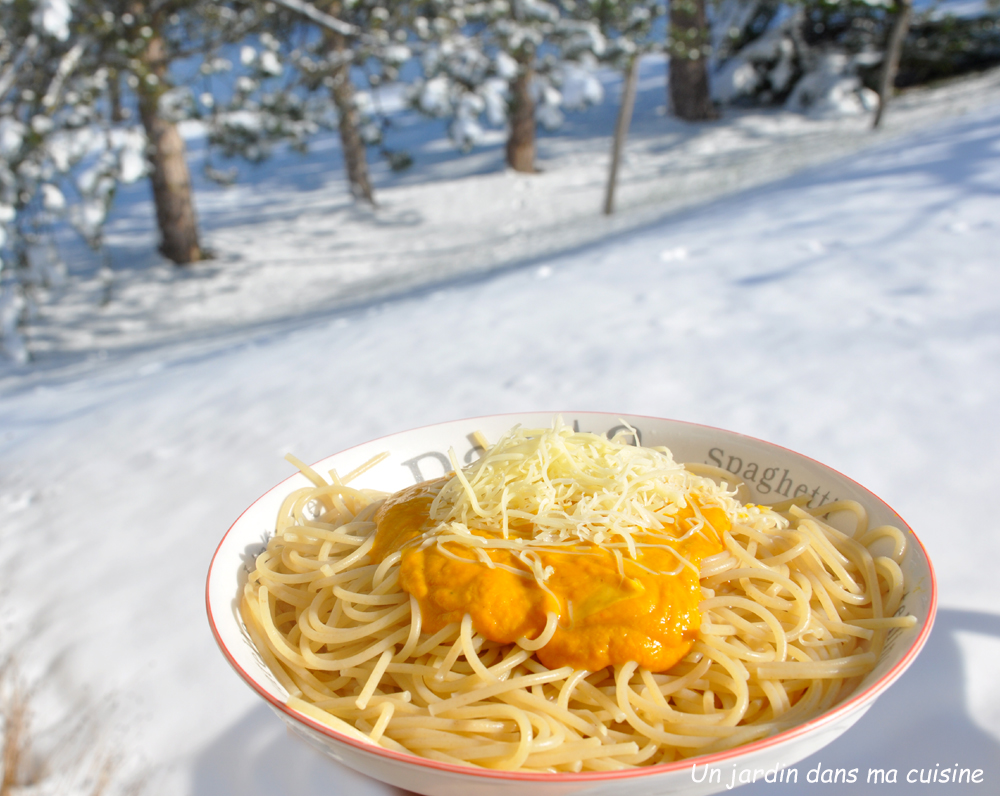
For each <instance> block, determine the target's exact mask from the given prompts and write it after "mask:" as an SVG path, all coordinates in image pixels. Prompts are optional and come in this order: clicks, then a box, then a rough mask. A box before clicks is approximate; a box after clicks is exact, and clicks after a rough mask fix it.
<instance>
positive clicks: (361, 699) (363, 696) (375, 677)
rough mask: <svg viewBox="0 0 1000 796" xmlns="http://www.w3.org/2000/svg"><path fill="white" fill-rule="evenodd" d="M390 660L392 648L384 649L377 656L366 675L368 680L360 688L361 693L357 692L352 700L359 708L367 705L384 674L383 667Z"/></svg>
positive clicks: (362, 708)
mask: <svg viewBox="0 0 1000 796" xmlns="http://www.w3.org/2000/svg"><path fill="white" fill-rule="evenodd" d="M390 660H392V650H389V649H387V650H385V651H383V652H382V654H381V655H380V656H379V659H378V662H377V663H376V664H375V666H374V667H373V668H372V673H371V674H370V675H369V676H368V680H367V681H366V682H365V684H364V687H363V688H362V689H361V693H360V694H358V698H357V699H355V700H354V704H356V705H357V706H358V707H359V708H360V709H361V710H364V709H365V708H366V707H367V706H368V700H369V699H371V697H372V694H374V693H375V689H376V688H378V686H379V683H380V682H381V680H382V675H383V674H385V668H386V667H387V666H388V665H389V661H390Z"/></svg>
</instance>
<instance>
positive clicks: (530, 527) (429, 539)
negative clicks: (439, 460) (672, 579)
mask: <svg viewBox="0 0 1000 796" xmlns="http://www.w3.org/2000/svg"><path fill="white" fill-rule="evenodd" d="M633 434H634V430H632V429H630V428H629V430H628V431H627V432H623V437H620V436H616V437H615V438H613V439H607V438H606V437H604V436H601V435H599V434H592V433H587V432H580V431H576V430H574V429H573V428H572V427H570V426H568V425H566V424H565V423H563V422H562V420H561V418H556V419H555V420H554V421H553V424H552V427H551V428H547V429H525V428H520V427H515V428H514V429H512V430H510V431H509V432H507V433H506V434H505V435H504V436H503V437H502V438H501V439H500V440H499V441H498V442H497V443H496V445H494V446H493V447H492V448H489V449H488V450H486V451H484V453H483V455H482V457H481V458H480V459H479V460H478V461H476V462H474V463H473V464H471V465H469V466H468V467H465V468H460V467H458V457H457V456H456V454H455V452H454V451H450V452H449V455H450V459H451V462H452V466H453V467H455V472H454V474H453V477H452V478H450V479H449V481H448V482H447V483H446V484H445V486H444V487H443V488H442V489H441V491H440V492H439V493H438V495H437V496H436V497H435V499H434V501H433V502H432V504H431V507H430V518H431V520H432V522H433V523H434V525H433V527H432V528H431V529H430V530H429V531H427V532H426V533H424V534H423V536H422V537H421V539H420V540H419V541H418V544H421V545H423V546H426V545H430V544H437V545H438V546H440V545H441V542H442V537H447V541H449V542H457V543H459V544H462V545H465V546H467V547H470V548H473V549H474V550H475V555H476V556H477V557H478V558H479V559H480V560H482V561H483V563H486V561H485V558H487V556H486V555H485V549H508V550H512V551H515V554H516V557H517V558H518V560H519V561H521V563H523V564H524V566H525V567H526V568H527V570H528V573H530V576H532V577H534V579H535V580H536V581H537V582H538V584H539V585H540V586H544V584H545V581H546V580H547V579H548V577H549V576H550V575H551V567H548V568H545V567H542V565H541V561H540V560H539V559H538V558H537V555H536V554H535V553H534V552H533V551H538V550H547V551H560V552H576V550H574V548H578V547H579V546H581V545H582V546H588V545H598V546H601V547H604V548H606V549H610V550H612V551H613V553H614V555H615V557H616V559H617V560H618V562H619V571H621V572H624V565H623V554H624V555H627V556H628V557H629V558H630V559H631V560H632V561H634V562H635V561H637V559H638V558H639V555H640V551H641V550H642V549H643V548H646V547H661V546H663V542H670V541H677V540H683V539H686V538H688V537H689V536H691V535H693V534H699V533H701V532H702V529H703V528H704V526H705V522H706V521H705V518H704V516H703V514H702V512H701V508H702V507H709V506H712V507H718V508H721V509H722V510H723V511H725V512H726V514H727V516H728V517H729V518H730V519H731V520H735V519H736V518H737V517H739V518H746V517H747V516H748V514H754V513H757V512H759V511H760V509H759V507H756V506H747V507H745V506H742V505H741V504H740V503H739V502H738V501H736V500H735V498H734V495H735V492H730V491H727V489H726V488H725V487H724V486H719V485H718V484H716V482H715V481H713V480H712V479H710V478H707V477H704V476H700V475H696V474H695V473H692V472H690V471H688V470H686V469H685V468H684V466H683V465H681V464H678V463H677V462H676V461H674V459H673V456H672V455H671V453H670V451H669V450H668V449H667V448H664V447H657V448H645V447H638V446H635V445H632V444H627V443H625V442H623V441H622V438H628V439H631V438H633ZM689 507H690V508H691V510H693V513H694V518H693V519H691V518H690V517H689V520H688V523H681V522H678V521H677V520H676V518H675V515H677V513H678V512H679V511H680V510H682V509H688V508H689ZM689 514H690V512H688V515H689ZM682 525H684V526H685V527H681V526H682ZM651 534H655V535H656V536H658V537H659V539H658V540H657V539H651V538H650V535H651ZM674 552H675V553H676V551H674ZM677 556H678V558H679V559H680V561H679V565H678V566H679V567H683V566H685V565H686V566H689V567H693V565H692V564H691V563H690V562H687V561H686V560H685V559H683V557H681V556H680V554H679V553H677ZM694 568H695V570H696V571H697V568H696V567H694Z"/></svg>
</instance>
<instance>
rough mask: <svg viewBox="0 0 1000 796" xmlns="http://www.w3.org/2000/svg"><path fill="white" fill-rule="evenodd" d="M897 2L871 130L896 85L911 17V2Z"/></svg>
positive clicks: (880, 119) (880, 75) (883, 111)
mask: <svg viewBox="0 0 1000 796" xmlns="http://www.w3.org/2000/svg"><path fill="white" fill-rule="evenodd" d="M898 2H899V10H898V11H897V12H896V17H895V19H893V21H892V28H891V29H890V31H889V41H888V43H887V44H886V47H885V57H884V58H883V60H882V71H881V73H880V74H879V83H878V110H877V111H875V119H874V121H873V122H872V129H873V130H874V129H876V128H878V126H879V125H880V124H881V123H882V116H883V114H884V113H885V108H886V105H888V104H889V97H891V96H892V89H893V86H894V85H895V83H896V73H897V72H898V71H899V59H900V56H902V54H903V42H904V41H906V34H907V33H908V32H909V30H910V19H911V18H912V17H913V0H898Z"/></svg>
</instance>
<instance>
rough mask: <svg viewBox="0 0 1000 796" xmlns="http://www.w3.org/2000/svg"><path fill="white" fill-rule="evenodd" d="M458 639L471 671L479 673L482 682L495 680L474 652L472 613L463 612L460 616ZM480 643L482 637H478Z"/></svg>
mask: <svg viewBox="0 0 1000 796" xmlns="http://www.w3.org/2000/svg"><path fill="white" fill-rule="evenodd" d="M459 639H461V642H462V654H463V655H465V659H466V660H467V661H468V662H469V665H470V666H472V671H474V672H475V673H476V674H477V675H479V677H480V679H482V680H483V682H486V683H489V682H494V681H496V679H497V678H496V676H495V675H494V674H493V672H491V671H490V670H489V669H487V668H486V666H485V665H484V664H483V662H482V661H481V660H480V659H479V654H478V653H477V652H476V647H475V644H474V643H473V639H472V614H465V615H464V616H463V617H462V624H461V629H460V631H459ZM480 643H482V639H480Z"/></svg>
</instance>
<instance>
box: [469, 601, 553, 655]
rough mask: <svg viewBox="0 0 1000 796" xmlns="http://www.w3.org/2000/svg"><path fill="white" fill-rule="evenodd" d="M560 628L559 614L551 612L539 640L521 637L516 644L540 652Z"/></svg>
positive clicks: (547, 616)
mask: <svg viewBox="0 0 1000 796" xmlns="http://www.w3.org/2000/svg"><path fill="white" fill-rule="evenodd" d="M466 616H469V614H466ZM470 619H471V618H470ZM558 627H559V614H557V613H555V612H554V611H549V612H548V613H547V614H546V615H545V627H544V629H543V630H542V632H541V633H540V634H539V635H538V638H535V639H529V638H527V637H526V636H521V637H520V638H519V639H518V640H517V642H516V643H517V646H519V647H520V648H521V649H526V650H529V651H531V652H534V651H535V650H540V649H541V648H542V647H544V646H545V645H546V644H548V643H549V642H550V641H551V640H552V637H553V636H554V635H555V634H556V630H557V629H558Z"/></svg>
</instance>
